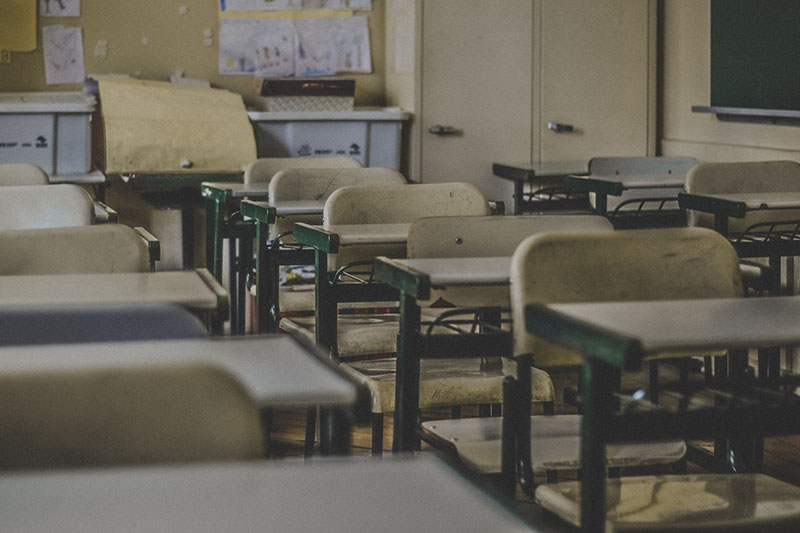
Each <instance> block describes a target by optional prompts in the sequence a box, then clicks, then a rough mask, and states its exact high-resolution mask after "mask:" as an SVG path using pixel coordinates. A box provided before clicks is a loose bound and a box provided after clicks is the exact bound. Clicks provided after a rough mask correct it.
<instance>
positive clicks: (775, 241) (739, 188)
mask: <svg viewBox="0 0 800 533" xmlns="http://www.w3.org/2000/svg"><path fill="white" fill-rule="evenodd" d="M680 203H681V205H682V206H683V207H685V208H686V209H688V213H689V224H690V225H693V226H701V227H707V228H714V229H716V230H717V231H718V232H720V233H721V234H722V235H725V236H726V237H728V239H729V240H730V241H731V243H732V244H733V247H734V248H735V249H736V253H737V254H738V255H739V257H740V258H741V261H740V265H741V269H742V276H743V279H744V282H745V286H746V287H747V288H748V289H749V290H750V291H751V292H753V293H755V294H761V295H763V294H770V295H773V296H774V295H780V294H784V293H793V292H794V283H795V280H794V265H795V261H794V258H795V257H796V256H798V255H800V239H799V238H798V236H800V164H798V163H797V162H794V161H760V162H744V163H703V164H699V165H697V166H695V167H694V168H692V169H691V171H690V172H689V174H688V175H687V178H686V193H685V194H682V195H681V196H680ZM758 258H766V263H765V262H764V260H763V259H758ZM784 258H785V259H786V276H785V278H784V279H781V267H782V265H781V263H782V259H784ZM780 374H781V369H780V353H779V351H776V350H775V349H773V348H768V347H762V348H760V350H759V372H758V375H759V377H760V378H762V380H763V381H765V382H767V381H772V380H776V379H779V378H780Z"/></svg>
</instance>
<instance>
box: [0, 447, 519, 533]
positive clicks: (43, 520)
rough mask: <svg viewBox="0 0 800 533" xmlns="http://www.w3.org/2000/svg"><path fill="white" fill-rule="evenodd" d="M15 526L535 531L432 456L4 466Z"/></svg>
mask: <svg viewBox="0 0 800 533" xmlns="http://www.w3.org/2000/svg"><path fill="white" fill-rule="evenodd" d="M0 514H2V516H3V527H4V528H8V530H9V531H56V530H57V531H64V532H67V531H75V532H78V531H81V532H83V531H117V532H125V531H167V530H169V531H193V532H206V531H208V532H215V533H216V532H220V531H236V532H249V531H253V532H255V531H259V532H262V531H286V532H289V531H298V532H299V531H326V532H329V533H340V532H341V533H350V532H360V531H383V532H389V533H391V532H398V533H399V532H403V533H405V532H408V531H437V532H438V533H450V532H452V533H462V532H465V531H504V532H512V531H535V529H534V528H533V527H532V526H529V525H527V524H525V523H524V522H522V520H521V519H519V518H518V517H517V516H516V515H515V514H513V512H512V511H511V510H509V509H506V508H504V507H502V506H501V505H500V504H498V503H497V502H496V501H495V500H493V499H492V498H491V497H489V496H488V495H487V494H486V493H484V492H482V491H481V490H480V489H478V488H477V487H476V486H474V485H472V484H471V483H469V482H468V481H467V480H466V479H465V478H462V477H461V476H460V475H458V474H457V473H456V472H455V471H453V470H451V469H450V468H449V467H447V466H446V465H444V464H443V463H441V462H440V461H437V460H434V459H432V458H428V457H425V458H423V457H416V458H406V457H403V458H400V457H392V458H385V459H382V460H375V459H348V460H314V461H313V462H312V463H302V462H294V461H291V462H290V461H268V462H242V463H228V464H201V465H187V466H178V467H170V466H160V467H140V468H124V469H109V470H80V471H78V470H76V471H64V472H32V473H15V474H2V475H0Z"/></svg>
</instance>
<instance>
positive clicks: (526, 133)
mask: <svg viewBox="0 0 800 533" xmlns="http://www.w3.org/2000/svg"><path fill="white" fill-rule="evenodd" d="M532 14H533V4H532V2H531V0H500V1H498V0H491V1H487V0H425V1H424V2H423V3H422V106H421V128H422V132H421V169H420V170H421V180H422V182H424V183H441V182H448V181H465V182H469V183H472V184H474V185H476V186H478V187H479V188H480V189H481V190H482V191H483V193H484V194H485V195H486V196H487V197H489V198H490V199H497V200H504V201H505V202H506V205H507V206H510V205H511V197H512V193H513V187H512V186H511V183H510V182H508V181H505V180H502V179H500V178H497V177H494V176H492V163H493V162H496V161H525V162H527V161H529V159H530V151H531V140H532V137H531V133H532V122H531V101H532V92H531V73H532V71H531V65H532V59H533V48H532V26H533V23H532V21H533V19H532Z"/></svg>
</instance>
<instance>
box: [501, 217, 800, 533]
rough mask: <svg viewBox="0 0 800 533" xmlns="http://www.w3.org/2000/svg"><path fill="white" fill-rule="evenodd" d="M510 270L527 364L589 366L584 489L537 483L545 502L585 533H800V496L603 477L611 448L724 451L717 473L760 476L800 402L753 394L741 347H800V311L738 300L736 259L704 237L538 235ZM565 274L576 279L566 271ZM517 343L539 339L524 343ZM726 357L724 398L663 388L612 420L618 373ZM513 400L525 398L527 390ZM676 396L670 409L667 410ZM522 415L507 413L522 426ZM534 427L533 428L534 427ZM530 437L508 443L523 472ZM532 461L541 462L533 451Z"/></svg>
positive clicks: (754, 485)
mask: <svg viewBox="0 0 800 533" xmlns="http://www.w3.org/2000/svg"><path fill="white" fill-rule="evenodd" d="M591 241H593V242H591ZM603 241H605V242H603ZM614 241H617V242H616V243H615V242H614ZM615 244H616V246H614V245H615ZM604 245H605V248H606V250H607V251H606V252H605V253H604V252H603V251H602V249H601V247H603V246H604ZM619 252H623V253H619ZM551 257H552V258H553V259H552V263H551V264H550V265H549V266H548V265H547V264H546V263H547V262H548V261H547V259H549V258H551ZM567 257H569V258H571V260H570V261H569V262H565V260H566V258H567ZM543 260H544V261H545V265H544V266H542V265H541V262H542V261H543ZM559 260H560V261H559ZM512 265H513V266H512V287H513V288H514V289H513V299H512V304H513V306H512V311H513V312H512V314H513V319H514V321H515V330H514V331H515V337H516V347H515V348H516V350H517V353H522V354H530V355H531V356H532V358H533V361H534V362H535V364H536V365H545V366H546V365H549V364H563V363H564V362H568V361H570V360H572V361H575V362H576V363H581V364H582V365H583V373H582V384H583V388H582V392H581V405H582V407H583V418H582V420H581V427H582V429H581V435H582V437H581V445H580V446H581V448H580V449H581V457H582V462H581V477H580V479H581V481H580V482H561V483H556V484H544V485H540V486H539V487H537V488H536V491H535V492H536V500H537V502H538V503H540V504H541V505H542V506H543V507H544V508H545V509H547V510H549V511H551V512H553V513H555V514H557V515H558V516H560V517H562V518H563V519H565V520H566V521H568V522H570V523H572V524H574V525H579V526H581V528H582V530H585V531H608V530H612V531H628V530H635V531H643V530H646V531H701V530H702V531H711V530H713V531H790V530H791V529H792V528H796V524H797V521H798V519H799V518H800V506H798V505H797V503H796V502H798V497H800V489H798V488H796V487H792V486H790V485H787V484H785V483H781V482H779V481H777V480H774V479H771V478H768V477H767V476H763V475H759V474H738V473H737V474H703V475H689V476H686V475H677V476H676V475H669V476H641V477H621V478H619V479H611V480H608V481H607V480H606V479H605V470H606V466H607V460H609V461H610V460H611V459H612V452H611V448H610V446H609V447H607V446H606V445H607V444H609V443H613V442H632V441H636V440H642V441H656V440H663V439H668V438H675V437H682V438H714V439H715V441H716V443H717V446H720V443H721V447H722V449H720V448H719V447H717V446H715V451H716V452H717V453H718V458H719V459H721V462H720V464H718V467H720V466H723V465H724V466H725V468H723V469H721V470H717V471H728V472H731V471H735V472H753V471H755V470H756V469H757V466H758V465H757V464H756V463H753V462H751V459H752V455H751V453H752V450H753V442H754V441H755V440H758V438H760V436H761V435H764V434H769V433H775V434H780V433H795V432H797V431H800V428H798V425H797V423H796V420H797V418H796V417H797V410H798V408H800V402H798V401H797V399H796V397H794V394H793V393H792V394H789V395H785V396H784V395H782V394H776V393H774V392H772V393H768V392H767V391H766V390H765V389H758V388H756V389H755V390H753V389H752V388H749V389H748V386H750V385H752V383H751V382H750V380H749V379H748V378H747V376H746V372H745V367H746V364H747V354H746V350H744V351H743V350H741V348H744V347H745V346H752V345H758V344H760V343H762V342H768V343H773V342H778V343H782V342H791V343H796V342H797V340H798V338H800V335H799V334H798V328H797V325H796V321H795V319H794V318H793V317H792V316H791V313H792V311H791V309H790V308H794V307H796V306H797V305H799V302H800V300H798V299H784V298H777V299H761V300H760V301H759V299H744V298H741V294H742V282H741V277H740V274H739V269H738V260H737V257H736V255H735V253H734V251H733V250H732V247H731V246H730V245H729V244H728V243H727V242H726V241H725V240H724V239H721V238H720V236H719V235H715V234H714V233H713V232H710V231H709V230H703V229H699V228H687V229H669V230H641V231H635V232H627V231H626V232H616V233H614V234H608V235H595V236H592V237H591V238H588V237H585V236H581V235H559V234H550V235H541V236H535V237H531V238H530V239H528V240H526V241H525V242H524V243H523V244H522V245H521V246H520V248H519V249H518V250H517V252H516V253H515V256H514V259H513V263H512ZM564 265H568V266H567V267H566V272H558V271H557V270H556V269H557V268H558V269H564V268H565V267H564ZM627 265H631V266H627ZM633 265H636V267H634V266H633ZM589 275H591V276H589ZM565 277H569V279H570V281H574V283H573V284H570V285H569V287H564V288H565V289H566V291H565V292H564V293H562V294H561V295H556V294H551V289H550V287H551V286H552V284H554V283H556V282H557V280H558V279H563V278H565ZM589 277H591V280H590V279H588V278H589ZM573 287H574V288H573ZM780 300H788V301H780ZM555 302H563V303H555ZM591 302H598V303H591ZM518 324H519V325H520V327H519V328H516V326H517V325H518ZM520 331H527V332H528V333H525V334H521V335H517V333H518V332H520ZM728 347H730V348H736V350H731V351H730V352H729V354H728V359H727V367H728V369H729V370H728V371H729V379H728V380H727V381H725V382H722V381H720V382H718V383H717V384H716V386H715V387H714V389H711V390H703V389H702V388H700V389H698V388H692V387H690V388H677V389H674V390H670V389H666V390H663V391H662V398H661V400H662V401H660V403H659V404H658V405H653V404H651V403H648V402H647V401H646V400H645V399H644V398H637V397H633V398H623V399H625V400H626V401H627V403H625V405H624V406H623V408H622V409H621V410H614V406H615V404H617V407H619V406H618V402H619V399H615V398H614V394H615V390H616V388H615V385H614V383H615V381H616V379H615V375H616V374H617V373H618V372H620V371H622V370H624V369H631V370H636V369H638V367H639V366H640V365H641V364H642V361H643V360H645V359H647V358H658V357H662V356H665V355H666V356H669V357H675V356H676V355H681V356H686V355H688V354H696V353H698V352H709V351H710V352H714V351H720V350H724V349H726V348H728ZM522 375H524V373H523V374H522ZM516 388H517V389H518V390H519V391H520V392H524V391H525V390H526V389H525V387H524V386H523V385H522V383H520V384H518V385H516ZM512 390H513V388H512ZM668 397H671V398H672V400H673V401H672V402H667V401H665V400H666V399H667V398H668ZM522 400H523V401H519V402H518V403H517V404H516V405H517V406H518V407H520V408H521V409H523V410H526V409H527V405H529V404H528V403H527V402H525V401H524V398H522ZM515 409H516V408H509V409H506V410H505V412H506V414H507V415H509V416H511V417H513V416H515V415H519V414H520V413H519V412H514V410H515ZM509 411H512V412H511V413H509ZM531 424H532V425H533V426H534V427H535V424H536V420H535V419H534V420H533V421H532V422H531ZM506 427H515V426H514V425H511V424H510V423H509V425H507V426H504V428H506ZM525 429H526V431H521V430H520V431H517V433H516V435H515V438H516V439H523V441H518V442H517V444H516V445H513V444H509V450H511V452H510V453H514V452H513V450H514V448H516V452H515V453H516V455H515V457H516V458H517V459H518V460H519V459H520V457H522V460H523V461H527V458H526V457H524V456H521V455H520V452H521V451H523V452H524V451H527V450H529V449H530V448H529V444H528V443H527V442H525V440H524V439H527V438H529V437H528V435H530V433H529V430H527V428H525ZM504 436H505V434H504ZM531 453H532V454H533V455H534V456H535V455H536V454H537V449H536V447H535V446H534V447H533V449H532V452H531ZM533 460H534V461H535V459H533ZM726 469H727V470H726ZM524 470H525V469H524V468H523V469H522V471H523V472H524ZM523 486H525V485H523ZM527 486H530V485H527ZM775 509H782V511H775Z"/></svg>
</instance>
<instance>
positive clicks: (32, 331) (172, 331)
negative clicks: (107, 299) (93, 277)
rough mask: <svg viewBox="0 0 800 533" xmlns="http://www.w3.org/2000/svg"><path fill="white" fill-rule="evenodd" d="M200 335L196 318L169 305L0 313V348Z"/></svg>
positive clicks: (203, 330) (29, 308)
mask: <svg viewBox="0 0 800 533" xmlns="http://www.w3.org/2000/svg"><path fill="white" fill-rule="evenodd" d="M206 336H208V330H207V328H206V326H205V325H204V324H203V323H202V322H201V321H200V319H199V318H197V317H196V316H195V315H193V314H192V313H190V312H189V311H187V310H186V309H184V308H183V307H179V306H175V305H166V304H146V305H145V304H131V305H101V306H97V305H91V306H87V305H59V306H53V305H48V306H47V307H36V306H21V307H3V308H2V309H0V346H23V345H30V344H69V343H76V342H81V343H87V342H112V341H134V340H142V339H150V340H156V339H159V340H166V339H186V338H202V337H206Z"/></svg>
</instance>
